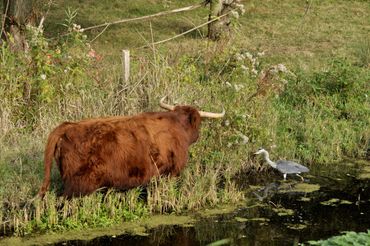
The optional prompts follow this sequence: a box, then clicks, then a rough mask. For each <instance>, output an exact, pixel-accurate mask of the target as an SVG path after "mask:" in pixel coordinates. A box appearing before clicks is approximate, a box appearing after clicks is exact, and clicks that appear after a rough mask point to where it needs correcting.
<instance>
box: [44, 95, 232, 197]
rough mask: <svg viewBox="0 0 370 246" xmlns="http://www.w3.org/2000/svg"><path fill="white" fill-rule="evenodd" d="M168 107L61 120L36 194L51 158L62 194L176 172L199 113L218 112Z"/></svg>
mask: <svg viewBox="0 0 370 246" xmlns="http://www.w3.org/2000/svg"><path fill="white" fill-rule="evenodd" d="M164 99H165V97H164V98H162V99H161V101H160V105H161V107H162V108H165V109H168V110H169V111H168V112H147V113H142V114H138V115H135V116H117V117H110V118H99V119H88V120H82V121H79V122H64V123H62V124H61V125H59V126H58V127H56V128H55V129H54V130H53V131H52V132H51V133H50V135H49V138H48V141H47V144H46V149H45V153H44V165H45V167H44V168H45V177H44V182H43V184H42V187H41V188H40V191H39V196H41V197H43V196H44V195H45V192H46V191H47V189H48V188H49V185H50V172H51V166H52V162H53V160H55V161H56V164H57V166H58V168H59V172H60V175H61V177H62V180H63V184H64V191H63V195H64V196H66V197H72V196H82V195H87V194H90V193H92V192H94V191H95V190H97V189H99V188H102V187H107V188H110V187H113V188H117V189H130V188H133V187H137V186H140V185H145V184H147V183H148V182H149V180H150V179H151V178H152V177H154V176H158V175H171V176H176V175H178V174H179V172H180V171H181V170H182V169H183V168H184V166H185V165H186V163H187V159H188V149H189V146H190V145H191V144H192V143H194V142H195V141H196V140H197V139H198V137H199V127H200V123H201V117H210V118H220V117H223V116H224V114H225V112H222V113H208V112H202V111H198V110H197V109H195V108H193V107H191V106H176V107H175V106H172V105H168V104H165V103H164V102H163V101H164Z"/></svg>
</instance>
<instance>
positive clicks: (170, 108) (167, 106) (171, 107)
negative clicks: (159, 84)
mask: <svg viewBox="0 0 370 246" xmlns="http://www.w3.org/2000/svg"><path fill="white" fill-rule="evenodd" d="M166 97H167V96H164V97H162V99H161V100H160V101H159V105H160V106H161V107H162V108H165V109H168V110H174V109H175V106H173V105H169V104H166V103H164V102H163V101H164V99H166Z"/></svg>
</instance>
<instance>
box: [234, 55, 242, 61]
mask: <svg viewBox="0 0 370 246" xmlns="http://www.w3.org/2000/svg"><path fill="white" fill-rule="evenodd" d="M235 59H236V60H237V61H241V60H243V59H244V56H243V55H242V54H236V55H235Z"/></svg>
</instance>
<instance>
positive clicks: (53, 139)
mask: <svg viewBox="0 0 370 246" xmlns="http://www.w3.org/2000/svg"><path fill="white" fill-rule="evenodd" d="M69 125H70V123H67V122H66V123H63V124H61V125H60V126H58V127H57V128H55V129H54V130H53V131H52V132H51V133H50V135H49V137H48V141H47V144H46V147H45V153H44V182H43V183H42V186H41V188H40V191H39V193H38V196H39V197H41V198H43V197H44V195H45V193H46V191H47V190H48V189H49V186H50V175H51V168H52V165H53V160H54V156H55V151H56V149H57V144H58V142H59V140H60V138H61V137H62V136H63V134H64V133H65V130H66V128H67V127H68V126H69Z"/></svg>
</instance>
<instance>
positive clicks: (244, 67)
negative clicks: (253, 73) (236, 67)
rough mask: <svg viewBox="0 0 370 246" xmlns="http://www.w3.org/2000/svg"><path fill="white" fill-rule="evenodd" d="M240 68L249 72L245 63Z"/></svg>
mask: <svg viewBox="0 0 370 246" xmlns="http://www.w3.org/2000/svg"><path fill="white" fill-rule="evenodd" d="M240 68H241V69H243V70H244V71H246V72H248V70H249V68H248V67H247V66H245V65H241V66H240Z"/></svg>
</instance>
